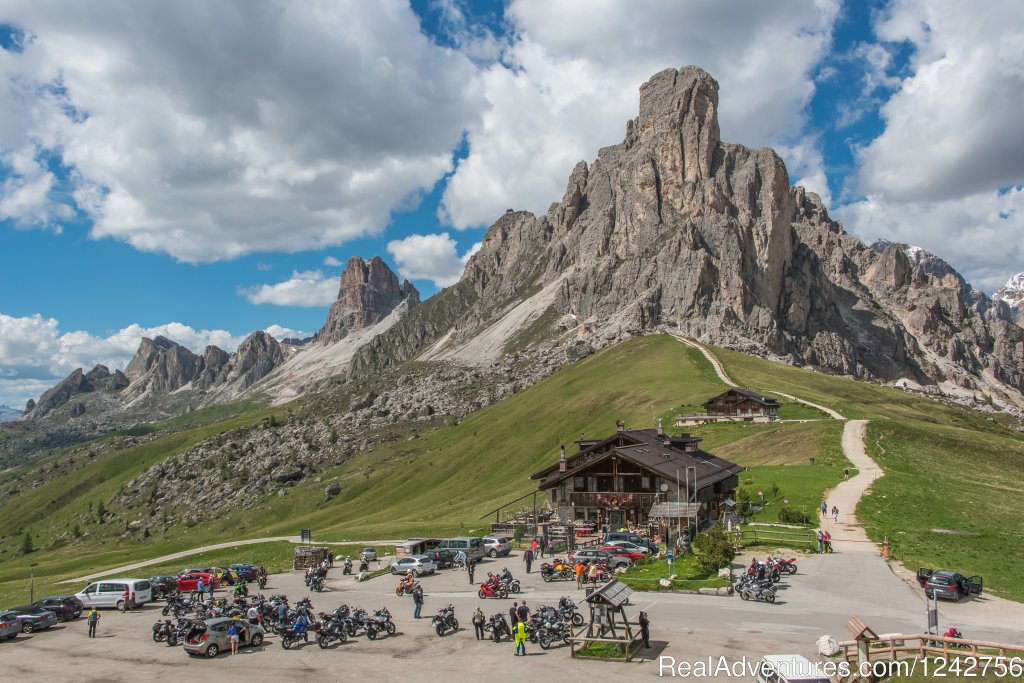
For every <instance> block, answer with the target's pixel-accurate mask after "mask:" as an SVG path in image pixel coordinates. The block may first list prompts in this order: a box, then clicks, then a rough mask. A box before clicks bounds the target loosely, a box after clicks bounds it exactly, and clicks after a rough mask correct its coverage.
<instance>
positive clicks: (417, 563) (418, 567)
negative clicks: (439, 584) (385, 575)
mask: <svg viewBox="0 0 1024 683" xmlns="http://www.w3.org/2000/svg"><path fill="white" fill-rule="evenodd" d="M407 572H412V575H413V576H416V577H419V576H422V575H423V574H433V573H434V563H433V562H431V561H430V558H428V557H427V556H426V555H410V556H409V557H403V558H402V559H400V560H398V561H396V562H395V563H394V564H393V565H391V573H392V574H401V575H404V574H406V573H407Z"/></svg>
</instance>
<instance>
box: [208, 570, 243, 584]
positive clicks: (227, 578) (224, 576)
mask: <svg viewBox="0 0 1024 683" xmlns="http://www.w3.org/2000/svg"><path fill="white" fill-rule="evenodd" d="M203 571H204V572H206V573H207V574H213V575H214V576H216V577H217V586H218V587H219V586H222V585H224V584H227V585H229V586H234V585H235V582H237V581H238V574H236V573H235V572H233V571H231V570H230V569H227V568H226V567H207V568H206V569H204V570H203Z"/></svg>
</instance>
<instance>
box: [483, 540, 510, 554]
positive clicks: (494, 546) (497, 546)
mask: <svg viewBox="0 0 1024 683" xmlns="http://www.w3.org/2000/svg"><path fill="white" fill-rule="evenodd" d="M484 552H486V553H487V555H488V556H489V557H508V554H509V553H510V552H512V544H511V543H509V540H508V539H507V538H505V537H504V536H489V537H487V538H485V539H484Z"/></svg>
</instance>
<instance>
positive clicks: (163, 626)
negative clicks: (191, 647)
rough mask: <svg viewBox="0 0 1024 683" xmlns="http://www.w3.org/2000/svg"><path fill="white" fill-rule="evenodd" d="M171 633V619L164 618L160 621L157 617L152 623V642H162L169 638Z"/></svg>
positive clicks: (172, 630)
mask: <svg viewBox="0 0 1024 683" xmlns="http://www.w3.org/2000/svg"><path fill="white" fill-rule="evenodd" d="M173 633H174V625H173V624H171V620H170V619H164V620H163V621H160V620H159V619H158V620H157V622H156V623H155V624H153V642H154V643H162V642H164V641H165V640H167V639H168V638H170V637H171V635H172V634H173Z"/></svg>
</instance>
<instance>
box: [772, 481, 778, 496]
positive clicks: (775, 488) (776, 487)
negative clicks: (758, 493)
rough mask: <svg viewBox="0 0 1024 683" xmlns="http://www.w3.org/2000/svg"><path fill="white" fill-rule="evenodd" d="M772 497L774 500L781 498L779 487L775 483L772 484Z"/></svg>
mask: <svg viewBox="0 0 1024 683" xmlns="http://www.w3.org/2000/svg"><path fill="white" fill-rule="evenodd" d="M772 497H773V498H778V497H779V485H778V484H776V483H775V482H774V481H773V482H772Z"/></svg>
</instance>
